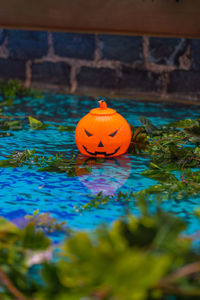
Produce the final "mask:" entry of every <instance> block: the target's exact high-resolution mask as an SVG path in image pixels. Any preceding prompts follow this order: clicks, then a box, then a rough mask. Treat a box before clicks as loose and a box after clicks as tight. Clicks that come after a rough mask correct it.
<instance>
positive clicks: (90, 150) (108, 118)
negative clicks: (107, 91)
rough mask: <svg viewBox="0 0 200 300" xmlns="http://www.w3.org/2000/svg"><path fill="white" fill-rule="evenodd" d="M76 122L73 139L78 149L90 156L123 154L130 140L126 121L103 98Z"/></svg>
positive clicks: (129, 131)
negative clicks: (97, 105) (108, 106)
mask: <svg viewBox="0 0 200 300" xmlns="http://www.w3.org/2000/svg"><path fill="white" fill-rule="evenodd" d="M99 103H100V107H99V108H94V109H92V110H91V111H90V112H89V113H88V114H87V115H86V116H84V117H83V118H82V119H81V120H80V121H79V123H78V124H77V127H76V131H75V140H76V144H77V147H78V149H79V151H80V152H81V153H82V154H84V155H87V156H92V157H113V156H118V155H121V154H124V153H125V152H126V151H127V149H128V147H129V145H130V141H131V130H130V126H129V124H128V122H127V121H126V120H125V119H124V118H123V117H122V116H121V115H120V114H118V113H117V112H116V111H115V110H114V109H112V108H107V104H106V102H105V101H104V100H101V101H99Z"/></svg>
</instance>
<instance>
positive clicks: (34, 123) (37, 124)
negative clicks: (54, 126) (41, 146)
mask: <svg viewBox="0 0 200 300" xmlns="http://www.w3.org/2000/svg"><path fill="white" fill-rule="evenodd" d="M28 119H29V125H30V129H34V130H44V129H46V128H47V127H48V126H49V125H48V124H43V123H42V122H41V121H39V120H37V119H35V118H32V117H29V118H28Z"/></svg>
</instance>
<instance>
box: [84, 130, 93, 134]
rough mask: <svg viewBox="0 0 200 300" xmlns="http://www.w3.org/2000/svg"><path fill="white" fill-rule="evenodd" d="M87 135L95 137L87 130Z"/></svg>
mask: <svg viewBox="0 0 200 300" xmlns="http://www.w3.org/2000/svg"><path fill="white" fill-rule="evenodd" d="M85 133H86V134H87V136H92V135H93V134H91V133H90V132H88V131H87V130H86V129H85Z"/></svg>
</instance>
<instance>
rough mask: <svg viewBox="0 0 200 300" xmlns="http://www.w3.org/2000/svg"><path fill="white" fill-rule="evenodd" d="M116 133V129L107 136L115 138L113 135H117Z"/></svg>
mask: <svg viewBox="0 0 200 300" xmlns="http://www.w3.org/2000/svg"><path fill="white" fill-rule="evenodd" d="M117 131H118V129H117V130H115V131H114V132H113V133H111V134H109V136H111V137H114V136H115V134H116V133H117Z"/></svg>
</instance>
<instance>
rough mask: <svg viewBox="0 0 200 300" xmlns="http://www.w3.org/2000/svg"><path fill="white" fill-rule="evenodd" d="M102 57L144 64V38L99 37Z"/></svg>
mask: <svg viewBox="0 0 200 300" xmlns="http://www.w3.org/2000/svg"><path fill="white" fill-rule="evenodd" d="M98 39H99V48H100V53H101V57H102V58H105V59H108V60H119V61H123V62H142V61H143V56H142V37H135V36H118V35H99V36H98Z"/></svg>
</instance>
